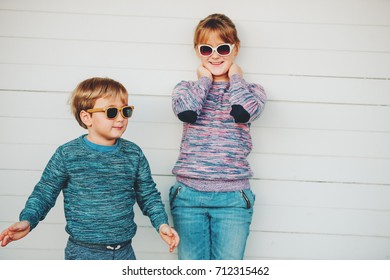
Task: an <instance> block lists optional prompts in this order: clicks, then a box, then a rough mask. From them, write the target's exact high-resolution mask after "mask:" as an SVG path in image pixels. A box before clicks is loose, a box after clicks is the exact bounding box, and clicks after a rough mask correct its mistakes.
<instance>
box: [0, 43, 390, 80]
mask: <svg viewBox="0 0 390 280" xmlns="http://www.w3.org/2000/svg"><path fill="white" fill-rule="evenodd" d="M0 44H1V45H2V52H1V53H0V62H1V63H9V64H21V63H23V64H44V65H64V66H89V67H116V68H141V69H166V70H168V71H171V70H187V71H189V70H193V68H194V65H197V64H198V63H199V62H198V59H197V58H196V55H195V53H194V51H193V48H192V47H191V46H186V45H185V46H183V45H162V44H149V43H139V42H135V43H121V42H94V41H83V42H80V41H71V40H48V39H24V38H4V37H2V38H1V37H0ZM42 46H44V47H42ZM162 53H163V54H166V55H161V54H162ZM58 54H61V55H60V56H59V55H58ZM145 55H147V57H148V59H145V58H144V57H145ZM236 61H237V63H238V64H240V65H244V66H245V67H244V69H246V71H247V72H248V73H258V74H283V75H307V76H331V77H362V78H380V79H388V78H389V77H390V70H389V69H388V67H386V65H388V64H390V53H381V52H347V51H341V52H340V51H326V50H291V49H261V48H248V47H243V48H242V50H241V52H240V55H239V56H238V57H237V60H236Z"/></svg>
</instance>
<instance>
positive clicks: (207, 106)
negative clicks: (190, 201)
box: [172, 75, 267, 191]
mask: <svg viewBox="0 0 390 280" xmlns="http://www.w3.org/2000/svg"><path fill="white" fill-rule="evenodd" d="M266 99H267V97H266V94H265V92H264V89H263V88H262V87H261V86H260V85H258V84H250V83H247V82H246V81H245V80H244V79H242V78H241V77H240V76H239V75H233V76H232V77H231V79H230V82H214V83H212V82H211V80H210V79H209V78H206V77H202V78H201V79H199V80H198V81H182V82H180V83H179V84H178V85H177V86H176V87H175V88H174V90H173V97H172V106H173V111H174V113H175V114H176V115H177V116H178V117H179V118H180V119H181V120H182V121H184V123H183V136H182V141H181V147H180V154H179V158H178V160H177V162H176V164H175V166H174V168H173V171H172V172H173V174H175V175H176V176H177V179H178V181H179V182H182V183H185V184H187V185H189V186H190V187H193V188H195V189H198V190H201V191H231V190H238V189H244V188H248V187H249V181H248V179H249V178H250V177H251V176H252V171H251V168H250V166H249V163H248V161H247V156H248V155H249V153H250V151H251V149H252V140H251V137H250V131H249V130H250V123H251V122H252V121H254V120H255V119H257V118H258V117H259V116H260V114H261V112H262V111H263V108H264V105H265V101H266ZM235 107H236V108H235ZM233 108H235V109H237V110H235V109H233ZM237 112H238V113H237ZM187 113H192V118H191V121H189V122H186V121H185V120H183V119H182V118H181V116H182V115H183V114H187ZM242 113H243V114H242ZM237 114H238V115H237ZM239 115H241V116H244V117H243V118H241V117H240V116H239ZM243 120H244V121H243Z"/></svg>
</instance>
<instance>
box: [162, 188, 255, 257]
mask: <svg viewBox="0 0 390 280" xmlns="http://www.w3.org/2000/svg"><path fill="white" fill-rule="evenodd" d="M169 200H170V204H171V213H172V217H173V223H174V227H175V229H176V230H177V232H178V234H179V236H180V244H179V247H178V253H179V259H181V260H241V259H243V257H244V252H245V246H246V241H247V238H248V235H249V227H250V224H251V221H252V215H253V205H254V201H255V195H254V194H253V193H252V191H251V190H243V191H233V192H200V191H197V190H195V189H193V188H190V187H188V186H185V185H183V184H181V183H176V184H175V185H174V186H172V187H171V189H170V193H169Z"/></svg>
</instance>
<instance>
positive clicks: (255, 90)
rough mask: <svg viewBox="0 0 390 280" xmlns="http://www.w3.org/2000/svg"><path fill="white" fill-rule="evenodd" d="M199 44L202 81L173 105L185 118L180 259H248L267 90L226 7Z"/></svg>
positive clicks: (178, 200)
mask: <svg viewBox="0 0 390 280" xmlns="http://www.w3.org/2000/svg"><path fill="white" fill-rule="evenodd" d="M194 48H195V51H196V54H197V56H198V57H199V59H200V61H201V65H200V66H199V67H198V68H197V76H198V80H197V81H182V82H180V83H179V84H178V85H177V86H176V87H175V88H174V90H173V97H172V106H173V111H174V113H175V114H176V116H177V117H178V118H179V119H180V120H181V121H182V122H183V137H182V142H181V148H180V155H179V158H178V160H177V162H176V164H175V166H174V168H173V174H175V175H176V179H177V182H176V184H175V185H174V186H173V187H171V189H170V203H171V211H172V216H173V220H174V224H175V228H176V230H177V231H178V233H179V235H180V237H181V243H180V245H179V250H178V253H179V259H243V256H244V251H245V245H246V240H247V238H248V234H249V226H250V224H251V220H252V214H253V205H254V201H255V196H254V194H253V193H252V191H251V189H250V183H249V178H250V177H251V176H252V171H251V169H250V166H249V163H248V161H247V156H248V154H249V153H250V151H251V148H252V142H251V137H250V134H249V129H250V124H251V122H252V121H254V120H255V119H257V118H258V117H259V116H260V114H261V112H262V111H263V108H264V104H265V101H266V95H265V93H264V90H263V88H262V87H261V86H260V85H257V84H250V83H247V82H246V81H245V80H244V79H243V77H242V76H243V73H242V70H241V68H240V67H239V66H238V65H237V64H235V63H234V59H235V57H236V56H237V54H238V52H239V49H240V40H239V39H238V36H237V30H236V28H235V25H234V23H233V22H232V21H231V20H230V19H229V18H228V17H227V16H225V15H223V14H212V15H210V16H208V17H206V18H205V19H203V20H201V21H200V22H199V24H198V26H197V28H196V30H195V36H194Z"/></svg>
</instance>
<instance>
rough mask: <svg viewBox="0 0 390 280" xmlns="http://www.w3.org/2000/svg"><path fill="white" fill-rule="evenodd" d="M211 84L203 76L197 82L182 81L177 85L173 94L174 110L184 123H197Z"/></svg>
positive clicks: (207, 78) (206, 77) (208, 79)
mask: <svg viewBox="0 0 390 280" xmlns="http://www.w3.org/2000/svg"><path fill="white" fill-rule="evenodd" d="M211 83H212V82H211V80H210V78H209V77H208V76H201V77H200V78H199V80H197V81H182V82H180V83H179V84H177V85H176V87H175V88H174V90H173V94H172V109H173V112H174V113H175V115H176V116H177V117H178V118H179V119H180V120H181V121H182V122H188V123H194V122H196V119H197V118H198V116H199V114H200V112H201V110H202V107H203V104H204V102H205V100H206V97H207V93H208V91H209V89H210V87H211Z"/></svg>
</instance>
